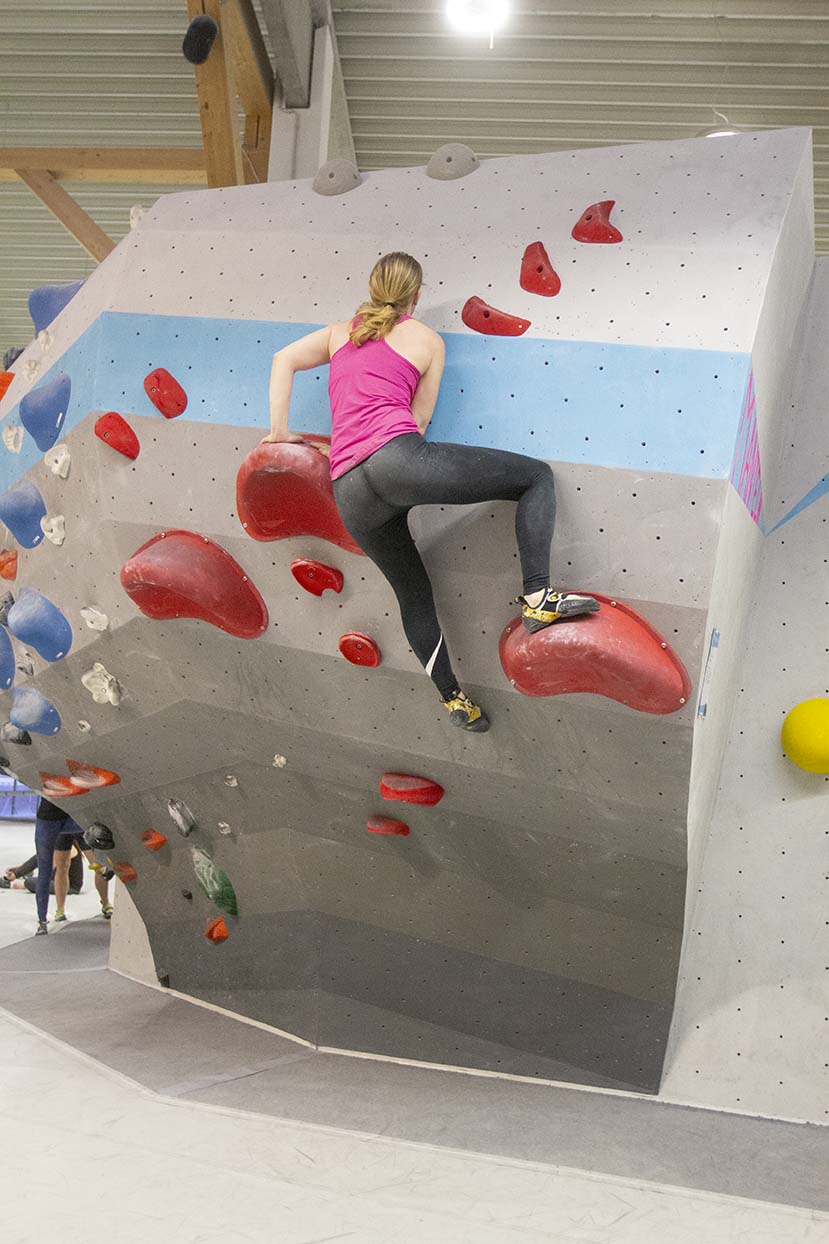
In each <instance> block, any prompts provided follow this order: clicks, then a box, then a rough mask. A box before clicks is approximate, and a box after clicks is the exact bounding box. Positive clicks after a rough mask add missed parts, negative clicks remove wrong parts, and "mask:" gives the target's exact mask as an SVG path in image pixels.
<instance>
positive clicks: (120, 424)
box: [95, 410, 141, 459]
mask: <svg viewBox="0 0 829 1244" xmlns="http://www.w3.org/2000/svg"><path fill="white" fill-rule="evenodd" d="M95 435H96V436H97V437H98V439H99V440H101V441H106V443H107V445H109V446H110V448H112V449H115V450H117V451H118V453H119V454H123V455H124V457H125V458H133V459H134V458H137V457H138V455H139V453H140V452H141V446H140V444H139V443H138V437H137V436H136V435H135V433H134V432H133V430H132V428H131V427H130V425H129V424H128V423H127V421H126V419H125V418H124V417H123V415H119V414H118V412H117V411H115V410H110V411H107V413H106V414H105V415H101V417H100V419H99V420H98V421H97V422H96V424H95Z"/></svg>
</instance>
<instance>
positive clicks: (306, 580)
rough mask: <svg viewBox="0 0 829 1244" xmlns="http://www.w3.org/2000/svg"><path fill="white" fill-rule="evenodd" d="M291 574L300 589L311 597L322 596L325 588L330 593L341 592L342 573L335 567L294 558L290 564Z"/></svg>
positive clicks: (306, 559)
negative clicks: (329, 589)
mask: <svg viewBox="0 0 829 1244" xmlns="http://www.w3.org/2000/svg"><path fill="white" fill-rule="evenodd" d="M291 574H292V575H293V576H294V578H295V579H296V581H297V583H298V584H299V585H300V587H304V588H305V591H306V592H310V593H311V595H312V596H322V594H323V592H324V591H325V590H326V588H329V587H330V588H331V591H332V592H341V591H342V590H343V582H344V580H343V573H342V571H341V570H337V568H336V567H335V566H326V565H325V564H324V563H323V562H315V561H312V560H311V558H310V557H295V558H294V560H293V561H292V562H291Z"/></svg>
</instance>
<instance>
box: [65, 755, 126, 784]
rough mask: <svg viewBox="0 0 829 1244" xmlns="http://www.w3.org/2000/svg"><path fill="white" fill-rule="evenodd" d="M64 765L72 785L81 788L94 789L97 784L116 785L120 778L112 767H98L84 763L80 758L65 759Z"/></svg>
mask: <svg viewBox="0 0 829 1244" xmlns="http://www.w3.org/2000/svg"><path fill="white" fill-rule="evenodd" d="M66 767H67V769H68V770H69V772H70V774H71V777H70V779H69V780H70V781H71V783H72V785H73V786H79V787H81V789H82V790H94V789H96V788H97V787H99V786H117V785H118V783H119V782H120V781H121V778H120V777H119V776H118V774H117V773H114V772H113V770H112V769H99V768H98V766H97V765H87V764H84V762H83V761H82V760H67V761H66Z"/></svg>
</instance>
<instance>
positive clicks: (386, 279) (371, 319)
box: [348, 251, 423, 346]
mask: <svg viewBox="0 0 829 1244" xmlns="http://www.w3.org/2000/svg"><path fill="white" fill-rule="evenodd" d="M422 284H423V269H422V268H421V266H420V264H419V263H418V262H417V260H416V259H413V258H412V256H411V255H406V254H404V253H403V251H390V252H389V254H388V255H383V256H382V258H380V259H378V260H377V263H376V264H375V265H374V267H373V268H372V270H371V276H370V277H369V278H368V292H369V298H370V301H369V302H364V303H363V304H362V306H360V307H358V308H357V312H356V315H355V318H354V321H353V322H352V325H351V331H350V333H349V334H348V336H349V338H350V340H351V341H353V343H354V345H355V346H361V345H362V344H363V342H365V341H377V340H379V339H380V338H382V337H388V335H389V333H390V332H391V330H392V329H393V328H394V326H395V324H396V323H397V321H398V320H399V319H400V317H401V315H402V314H403V312H404V311H405V309H406V307H410V306H411V305H412V303H413V302H414V300H415V298H417V295H418V293H419V292H420V287H421V285H422Z"/></svg>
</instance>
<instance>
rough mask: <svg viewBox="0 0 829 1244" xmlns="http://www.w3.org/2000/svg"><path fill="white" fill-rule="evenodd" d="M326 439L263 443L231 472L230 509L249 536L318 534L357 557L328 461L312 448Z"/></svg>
mask: <svg viewBox="0 0 829 1244" xmlns="http://www.w3.org/2000/svg"><path fill="white" fill-rule="evenodd" d="M327 440H328V438H327V437H322V436H318V437H313V438H311V437H307V438H306V440H305V441H304V442H303V443H302V444H301V445H290V444H288V443H287V442H283V441H280V442H277V443H273V444H272V443H270V442H268V443H266V444H264V445H257V446H256V448H255V449H253V450H251V452H250V453H249V454H248V456H247V458H245V460H244V462H243V463H242V465H241V467H240V468H239V474H238V475H237V476H236V511H237V513H238V515H239V521H240V522H241V524H242V526H243V527H244V529H245V531H246V532H247V533H248V535H249V536H252V537H253V539H254V540H285V539H287V537H289V536H319V537H320V539H322V540H327V541H328V542H329V544H336V545H338V546H339V547H340V548H341V549H347V550H348V552H349V553H359V554H360V555H362V549H361V548H359V546H358V545H356V544H355V543H354V541H353V540H352V539H351V536H350V535H349V534H348V532H347V531H346V529H345V527H344V526H343V522H342V519H341V518H340V515H339V511H338V510H337V506H336V504H335V502H334V493H333V490H332V488H331V476H330V473H329V469H328V459H327V458H326V457H325V455H324V454H322V453H320V451H319V450H318V449H314V447H313V444H326V443H327ZM312 441H313V443H311V442H312Z"/></svg>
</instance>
